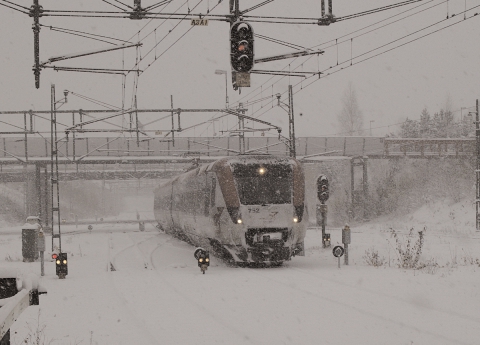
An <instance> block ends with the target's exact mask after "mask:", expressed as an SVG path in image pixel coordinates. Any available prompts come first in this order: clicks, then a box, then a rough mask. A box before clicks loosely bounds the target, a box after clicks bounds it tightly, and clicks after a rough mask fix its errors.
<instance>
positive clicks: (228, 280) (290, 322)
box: [0, 202, 480, 344]
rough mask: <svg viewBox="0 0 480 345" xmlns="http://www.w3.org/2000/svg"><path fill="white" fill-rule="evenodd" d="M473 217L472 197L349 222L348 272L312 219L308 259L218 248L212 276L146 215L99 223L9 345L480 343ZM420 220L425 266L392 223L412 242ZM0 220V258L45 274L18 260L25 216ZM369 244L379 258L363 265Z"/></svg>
mask: <svg viewBox="0 0 480 345" xmlns="http://www.w3.org/2000/svg"><path fill="white" fill-rule="evenodd" d="M139 209H140V207H139ZM141 209H147V208H146V207H141ZM133 214H135V213H133ZM142 217H143V215H142ZM133 218H134V216H133ZM474 219H475V210H474V206H473V205H472V204H470V203H467V202H464V203H458V204H455V205H449V204H447V203H436V204H432V205H427V206H425V207H423V208H421V209H419V210H417V211H416V212H415V213H413V214H411V215H409V216H407V217H398V218H388V219H379V220H375V221H371V222H370V223H364V224H361V225H352V244H351V245H350V246H349V254H350V255H349V256H350V265H349V266H345V265H343V258H342V261H341V262H342V266H341V268H340V269H339V268H338V266H337V264H338V263H337V259H336V258H334V257H333V255H332V252H331V250H332V248H328V249H323V248H321V232H320V231H319V230H315V229H311V230H309V231H308V234H307V238H306V242H305V245H306V249H307V250H306V256H305V257H295V258H293V260H292V261H290V262H287V263H285V264H284V266H283V267H278V268H266V269H260V268H256V269H255V268H232V267H228V266H226V265H225V264H224V263H222V262H219V260H217V259H216V258H212V265H211V266H210V268H209V269H208V271H207V272H206V274H205V275H202V274H201V272H200V269H199V268H198V267H197V264H196V260H195V259H194V257H193V248H192V247H190V246H189V245H187V244H185V243H183V242H180V241H178V240H177V239H173V238H171V237H170V236H168V235H166V234H163V233H160V232H159V231H158V230H157V229H156V228H155V227H154V226H153V225H151V224H147V225H146V226H147V228H146V231H145V232H139V231H138V226H136V225H132V224H127V225H125V224H104V225H98V226H95V228H94V230H93V231H92V233H81V234H65V235H64V236H62V248H63V250H64V251H66V252H68V255H69V275H68V276H67V278H66V279H65V280H59V279H58V278H57V276H56V275H55V268H54V264H53V262H51V261H50V260H48V261H47V262H46V275H45V277H43V278H42V279H41V283H42V284H43V285H44V286H45V287H46V288H47V290H48V294H47V295H42V296H41V297H40V306H32V307H29V308H27V310H26V311H25V312H24V313H23V314H22V316H21V317H20V318H19V320H18V321H17V322H16V323H15V326H14V327H13V328H12V337H11V339H12V344H25V343H26V344H34V342H33V339H31V341H30V340H28V339H27V338H28V337H34V336H35V335H36V333H39V335H40V336H41V337H42V339H43V340H42V341H41V342H40V344H479V343H480V340H479V339H480V267H479V266H480V263H479V261H477V260H478V259H479V258H480V233H477V232H476V231H475V223H474ZM84 227H86V226H84ZM64 228H65V231H68V230H74V229H75V227H74V226H65V227H64ZM411 228H414V231H413V234H414V236H413V238H412V245H413V243H414V242H415V241H416V240H417V238H418V234H417V231H421V230H423V229H424V228H425V230H424V244H423V248H422V249H423V250H422V255H421V258H420V261H421V262H423V263H426V267H425V268H423V269H404V268H398V265H397V263H398V256H397V250H396V242H395V237H394V234H393V232H392V229H393V230H394V231H395V233H396V234H397V238H398V239H399V240H400V241H402V243H405V242H406V240H407V238H406V234H407V233H408V232H409V230H410V229H411ZM1 230H3V235H0V267H7V268H15V269H17V270H18V271H19V272H23V273H24V274H25V273H27V272H34V273H37V274H39V273H40V263H38V262H35V263H23V262H22V260H21V259H22V257H21V256H22V254H21V236H20V227H18V228H16V230H17V233H16V234H15V233H14V231H15V229H8V228H3V229H1ZM330 232H331V234H332V247H333V246H335V245H337V244H341V231H340V230H337V229H331V230H330ZM49 243H50V238H49V237H48V238H47V249H51V248H50V245H49ZM367 250H370V252H378V255H379V260H380V261H381V262H383V265H382V266H380V267H374V266H371V265H367V263H366V262H365V260H364V259H363V257H364V256H365V252H366V251H367ZM50 254H51V253H50V252H48V254H47V255H48V258H49V257H50ZM112 267H113V268H114V269H115V270H114V271H112V270H111V268H112ZM25 339H27V341H25ZM35 344H36V343H35Z"/></svg>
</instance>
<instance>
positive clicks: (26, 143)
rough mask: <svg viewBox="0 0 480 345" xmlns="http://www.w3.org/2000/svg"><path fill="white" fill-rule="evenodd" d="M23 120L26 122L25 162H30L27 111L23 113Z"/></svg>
mask: <svg viewBox="0 0 480 345" xmlns="http://www.w3.org/2000/svg"><path fill="white" fill-rule="evenodd" d="M23 122H24V129H25V162H28V142H27V140H28V136H27V113H23Z"/></svg>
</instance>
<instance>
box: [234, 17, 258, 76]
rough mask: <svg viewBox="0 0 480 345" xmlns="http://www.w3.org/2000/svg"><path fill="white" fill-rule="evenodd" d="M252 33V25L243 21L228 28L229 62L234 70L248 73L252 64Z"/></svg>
mask: <svg viewBox="0 0 480 345" xmlns="http://www.w3.org/2000/svg"><path fill="white" fill-rule="evenodd" d="M253 43H254V35H253V28H252V26H251V25H250V24H249V23H247V22H244V21H238V22H236V23H234V24H233V25H232V26H231V28H230V63H231V65H232V69H233V70H234V71H235V72H243V73H248V72H250V71H251V70H252V68H253V65H254V50H253Z"/></svg>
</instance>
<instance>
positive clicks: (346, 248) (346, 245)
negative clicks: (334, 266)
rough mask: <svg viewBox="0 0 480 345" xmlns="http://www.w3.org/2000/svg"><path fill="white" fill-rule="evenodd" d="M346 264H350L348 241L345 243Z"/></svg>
mask: <svg viewBox="0 0 480 345" xmlns="http://www.w3.org/2000/svg"><path fill="white" fill-rule="evenodd" d="M345 265H348V243H345Z"/></svg>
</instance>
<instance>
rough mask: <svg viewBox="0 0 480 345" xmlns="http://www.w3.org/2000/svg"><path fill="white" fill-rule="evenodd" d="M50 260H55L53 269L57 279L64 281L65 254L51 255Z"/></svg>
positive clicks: (66, 264) (65, 273)
mask: <svg viewBox="0 0 480 345" xmlns="http://www.w3.org/2000/svg"><path fill="white" fill-rule="evenodd" d="M52 259H53V260H55V268H56V273H57V276H58V278H60V279H65V277H66V275H67V274H68V260H67V253H58V254H56V253H53V254H52Z"/></svg>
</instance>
